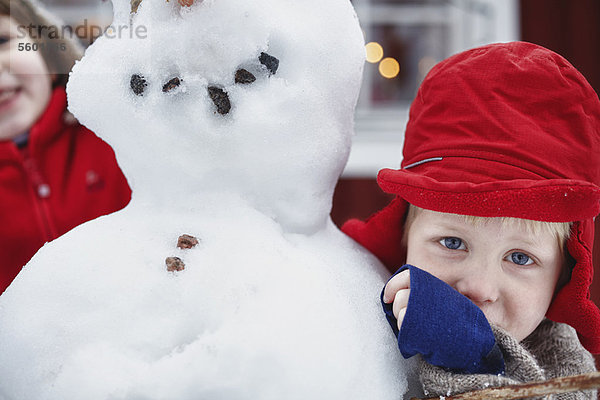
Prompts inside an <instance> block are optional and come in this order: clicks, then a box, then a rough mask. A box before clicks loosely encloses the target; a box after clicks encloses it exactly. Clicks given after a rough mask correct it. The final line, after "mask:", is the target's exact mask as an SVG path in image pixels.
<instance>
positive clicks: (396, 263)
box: [342, 196, 408, 272]
mask: <svg viewBox="0 0 600 400" xmlns="http://www.w3.org/2000/svg"><path fill="white" fill-rule="evenodd" d="M407 210H408V203H407V202H406V201H405V200H404V199H402V198H401V197H398V196H397V197H396V198H395V199H393V200H392V201H391V202H390V203H389V204H388V205H387V206H386V207H385V208H383V209H382V210H380V211H378V212H376V213H375V214H373V215H371V216H370V217H369V218H368V219H367V220H366V221H361V220H358V219H351V220H349V221H347V222H346V223H345V224H344V225H343V226H342V231H343V232H344V233H346V234H347V235H348V236H350V237H351V238H352V239H354V240H356V241H357V242H358V243H359V244H361V245H362V246H363V247H365V248H366V249H367V250H369V251H370V252H371V253H373V254H374V255H375V256H376V257H377V258H379V260H380V261H381V262H382V263H383V264H384V265H385V266H386V268H387V269H388V270H389V271H390V272H394V271H396V270H397V269H398V268H399V267H400V266H402V265H403V264H404V262H405V261H406V249H405V248H404V246H403V245H402V237H403V235H404V220H405V218H406V211H407Z"/></svg>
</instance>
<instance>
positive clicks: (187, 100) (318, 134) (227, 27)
mask: <svg viewBox="0 0 600 400" xmlns="http://www.w3.org/2000/svg"><path fill="white" fill-rule="evenodd" d="M188 4H191V6H188ZM113 8H114V12H115V16H114V20H113V24H112V26H111V27H110V28H109V29H108V30H107V31H106V32H105V34H104V35H103V36H102V37H101V38H99V39H98V40H97V41H96V42H95V43H94V44H93V45H92V46H91V47H90V48H89V49H88V50H87V51H86V54H85V57H84V58H83V59H82V61H81V62H79V63H77V64H76V66H75V67H74V69H73V72H72V75H71V77H70V82H69V85H68V95H69V109H70V110H71V111H72V112H73V114H75V116H76V117H77V118H78V119H79V120H80V121H81V123H83V124H84V125H86V126H87V127H88V128H90V129H91V130H92V131H94V132H95V133H96V134H97V135H98V136H100V137H101V138H102V139H104V140H105V141H107V142H108V143H109V144H110V145H111V146H112V147H113V148H114V150H115V153H116V155H117V160H118V162H119V164H120V166H121V168H122V169H123V172H124V173H125V175H126V176H127V179H128V181H129V183H130V185H131V187H132V190H133V200H134V201H133V202H132V204H136V200H139V199H143V200H144V203H146V204H147V203H152V202H153V201H156V202H157V204H158V203H159V202H160V204H170V205H173V206H177V203H178V202H180V201H189V199H190V197H194V198H198V199H200V201H201V197H202V195H203V194H206V193H209V192H210V193H211V194H214V193H223V194H230V195H235V196H239V197H240V198H243V199H246V200H247V201H248V202H249V203H250V204H251V205H252V206H254V207H255V208H257V209H258V210H260V211H261V212H264V213H265V214H267V215H269V216H271V217H272V218H273V219H275V220H277V221H278V222H280V223H281V224H282V226H283V227H284V228H285V229H286V230H289V231H297V232H310V231H314V230H316V229H318V227H319V226H322V224H323V223H324V222H325V221H326V219H327V217H328V214H329V211H330V207H331V197H332V193H333V189H334V186H335V182H336V180H337V178H338V177H339V174H340V173H341V171H342V169H343V167H344V165H345V162H346V160H347V157H348V153H349V148H350V140H351V135H352V131H353V111H354V106H355V104H356V99H357V97H358V91H359V88H360V81H361V75H362V66H363V63H364V47H363V37H362V32H361V30H360V28H359V25H358V22H357V19H356V15H355V13H354V10H353V8H352V6H351V4H350V2H349V0H302V1H298V0H203V1H199V0H196V1H195V2H192V1H190V0H185V1H183V0H181V1H179V2H177V1H174V0H171V1H170V2H166V1H164V0H142V1H141V2H140V1H139V0H136V1H134V2H130V0H114V1H113ZM134 10H135V12H133V11H134ZM167 199H168V201H167V202H165V201H164V200H167Z"/></svg>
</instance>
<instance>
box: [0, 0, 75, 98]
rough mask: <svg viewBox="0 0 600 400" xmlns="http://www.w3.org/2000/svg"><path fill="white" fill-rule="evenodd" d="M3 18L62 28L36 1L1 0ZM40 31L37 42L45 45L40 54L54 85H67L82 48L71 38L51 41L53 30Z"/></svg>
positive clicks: (36, 25) (0, 9)
mask: <svg viewBox="0 0 600 400" xmlns="http://www.w3.org/2000/svg"><path fill="white" fill-rule="evenodd" d="M0 15H6V16H9V17H11V18H12V19H14V20H15V21H16V22H17V24H19V25H21V26H29V25H30V24H33V26H35V27H42V26H45V27H50V26H54V27H58V26H60V24H59V22H58V21H57V20H56V18H55V17H53V16H52V15H51V14H50V13H48V12H47V11H46V10H45V9H44V8H42V7H40V6H39V4H38V3H37V2H35V0H33V1H30V0H0ZM39 32H40V34H41V37H40V38H37V37H36V38H34V40H35V41H36V42H37V43H39V44H41V45H42V46H40V48H39V50H38V51H40V53H41V55H42V57H43V58H44V61H45V62H46V67H47V68H48V72H49V73H50V74H52V75H53V77H54V79H53V80H52V86H53V87H58V86H65V85H66V84H67V79H68V77H69V71H70V70H71V68H72V67H73V64H75V61H76V60H79V59H80V58H81V56H82V54H83V51H82V47H81V45H80V44H79V43H78V42H77V41H76V40H75V39H73V38H71V37H62V38H60V40H59V39H52V38H50V37H49V32H50V30H49V29H42V30H40V31H39Z"/></svg>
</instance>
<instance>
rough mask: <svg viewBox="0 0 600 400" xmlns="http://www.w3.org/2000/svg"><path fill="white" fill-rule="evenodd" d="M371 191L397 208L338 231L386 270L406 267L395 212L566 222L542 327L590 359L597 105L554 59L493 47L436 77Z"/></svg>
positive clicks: (540, 51) (531, 50)
mask: <svg viewBox="0 0 600 400" xmlns="http://www.w3.org/2000/svg"><path fill="white" fill-rule="evenodd" d="M378 183H379V186H380V187H381V188H382V189H383V190H384V191H386V192H388V193H394V194H396V195H397V198H396V199H395V200H394V201H392V203H390V204H389V205H388V206H387V207H386V208H385V209H383V210H382V211H380V212H379V213H377V214H375V215H373V216H371V217H370V218H369V219H368V220H367V221H365V222H361V221H357V220H352V221H348V222H347V223H346V224H345V225H344V227H343V230H344V231H345V232H346V233H347V234H348V235H350V236H351V237H353V238H354V239H355V240H357V241H358V242H359V243H361V244H362V245H363V246H365V247H366V248H367V249H369V250H370V251H372V252H373V253H374V254H375V255H376V256H378V257H379V258H380V259H381V261H382V262H383V263H384V264H386V265H387V266H388V267H389V268H390V269H392V268H395V267H397V266H400V265H401V264H402V263H404V261H405V255H404V254H401V250H400V246H399V243H400V240H401V238H402V225H403V219H404V214H405V211H406V204H407V202H408V203H411V204H414V205H416V206H419V207H421V208H425V209H429V210H434V211H439V212H448V213H455V214H464V215H475V216H481V217H516V218H524V219H531V220H538V221H548V222H574V225H573V230H572V235H571V238H570V239H569V241H568V243H567V249H568V251H569V253H570V255H571V256H572V257H573V258H574V259H575V260H576V265H575V267H574V270H573V273H572V277H571V280H570V282H569V283H568V284H567V285H566V286H565V287H564V288H562V289H561V290H560V292H559V293H558V294H557V296H556V297H555V298H554V300H553V302H552V304H551V305H550V309H549V310H548V313H547V317H548V318H550V319H552V320H554V321H557V322H564V323H567V324H569V325H571V326H573V327H574V328H575V329H576V330H577V332H578V334H579V338H580V340H581V342H582V344H583V345H584V346H585V347H586V348H587V349H588V350H589V351H591V352H593V353H600V311H599V310H598V308H597V307H596V306H595V305H594V304H593V303H592V302H591V300H589V286H590V284H591V280H592V275H593V265H592V254H591V249H592V247H593V238H594V227H593V218H594V217H595V216H596V215H598V213H599V212H600V101H599V99H598V95H597V94H596V93H595V92H594V90H593V89H592V88H591V86H590V85H589V84H588V82H587V81H586V80H585V78H584V77H583V76H582V75H581V74H580V73H579V72H578V71H577V70H576V69H575V68H574V67H573V66H572V65H571V64H569V62H568V61H566V60H565V59H564V58H563V57H561V56H560V55H558V54H556V53H554V52H552V51H550V50H548V49H545V48H543V47H540V46H537V45H534V44H531V43H524V42H512V43H499V44H492V45H488V46H484V47H479V48H476V49H472V50H468V51H465V52H463V53H460V54H457V55H454V56H452V57H450V58H448V59H447V60H445V61H442V62H441V63H439V64H438V65H436V66H435V67H434V68H433V69H432V70H431V71H430V73H429V74H428V75H427V77H426V78H425V80H424V81H423V83H422V85H421V87H420V88H419V91H418V93H417V96H416V98H415V100H414V101H413V103H412V106H411V109H410V118H409V121H408V124H407V127H406V137H405V142H404V159H403V161H402V168H401V169H400V170H391V169H384V170H382V171H380V172H379V175H378Z"/></svg>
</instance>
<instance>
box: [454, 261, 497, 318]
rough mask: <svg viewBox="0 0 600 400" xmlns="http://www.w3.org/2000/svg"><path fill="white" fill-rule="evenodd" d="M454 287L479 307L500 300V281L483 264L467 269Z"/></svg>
mask: <svg viewBox="0 0 600 400" xmlns="http://www.w3.org/2000/svg"><path fill="white" fill-rule="evenodd" d="M453 286H454V288H455V289H456V290H457V291H458V292H459V293H461V294H462V295H463V296H465V297H467V298H468V299H469V300H471V301H472V302H473V303H475V304H476V305H477V306H479V307H482V306H483V305H486V304H491V303H494V302H495V301H496V300H498V295H499V281H498V280H497V278H496V276H495V274H494V273H493V271H491V268H486V267H484V266H482V265H481V264H479V265H474V266H473V267H472V268H467V269H465V270H464V271H463V272H462V273H461V274H460V276H459V277H457V279H456V281H455V282H454V285H453Z"/></svg>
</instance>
